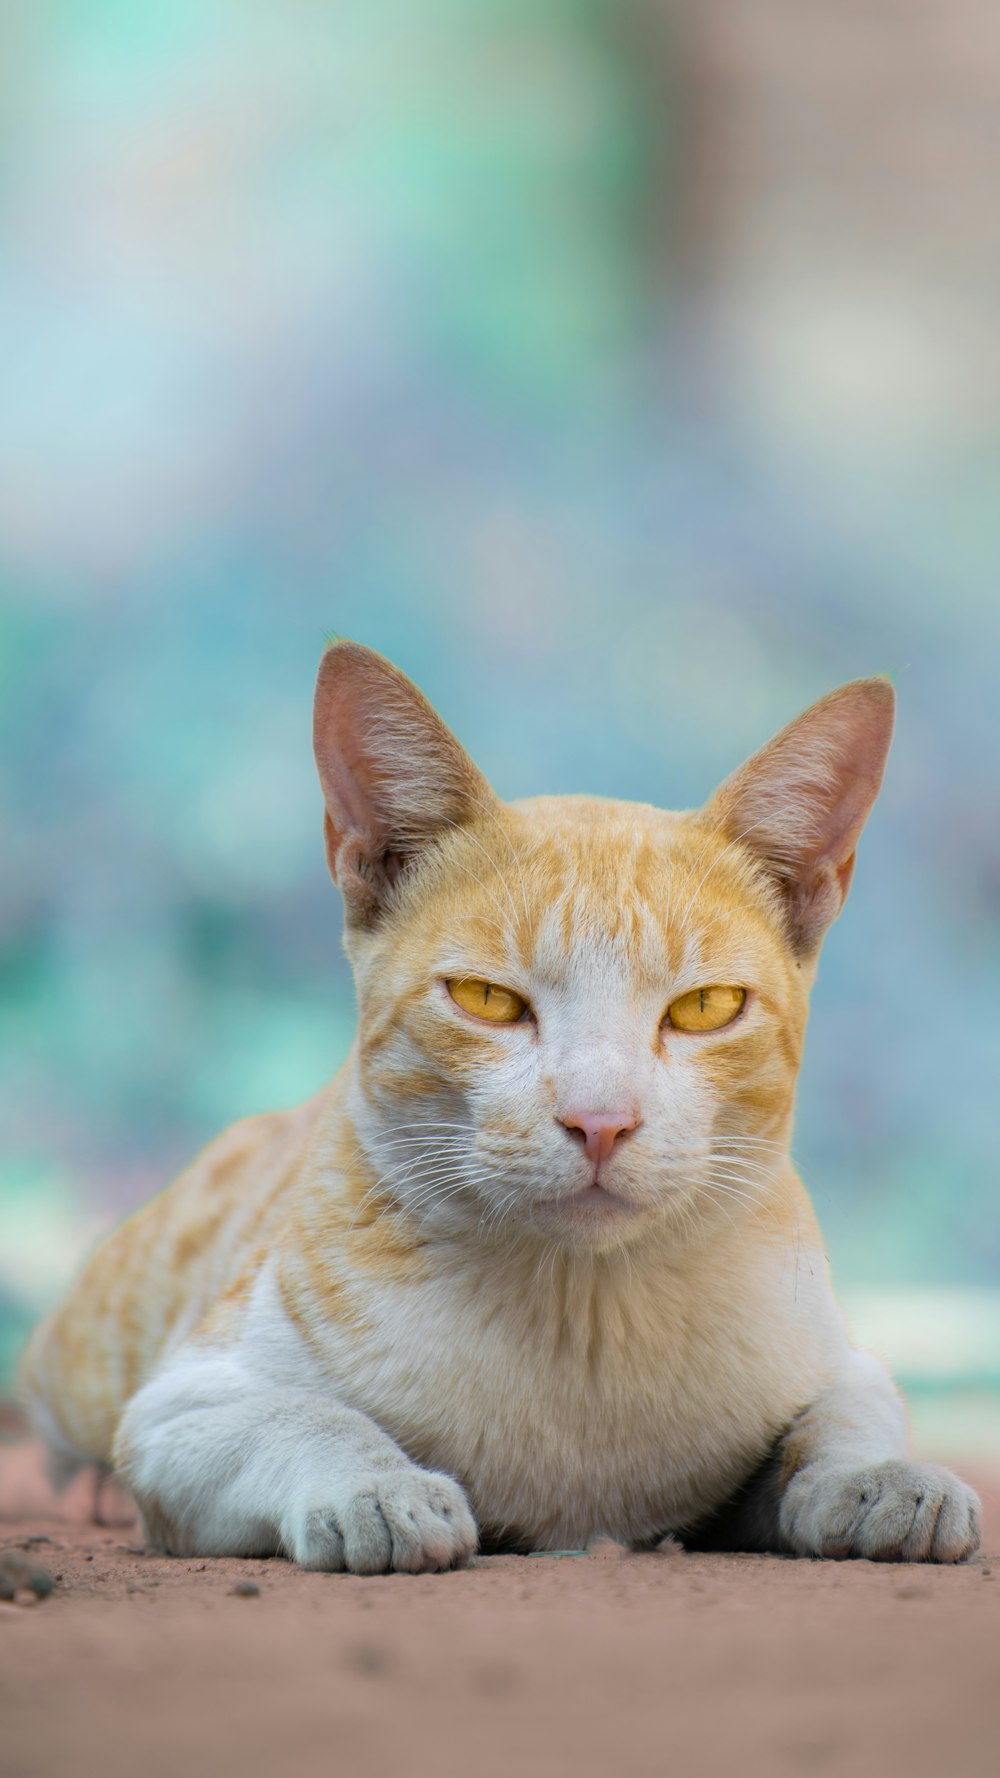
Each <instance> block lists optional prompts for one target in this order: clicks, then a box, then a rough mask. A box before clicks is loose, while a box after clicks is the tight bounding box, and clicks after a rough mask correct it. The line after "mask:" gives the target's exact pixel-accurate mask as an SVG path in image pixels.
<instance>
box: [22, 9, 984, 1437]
mask: <svg viewBox="0 0 1000 1778" xmlns="http://www.w3.org/2000/svg"><path fill="white" fill-rule="evenodd" d="M0 29H2V33H3V38H4V41H3V43H2V45H0V253H2V278H0V340H2V342H3V346H2V356H3V391H4V393H3V400H2V404H0V573H2V586H3V598H2V616H0V685H2V695H0V733H2V767H0V968H2V984H0V987H2V1010H0V1040H2V1046H3V1068H2V1079H0V1124H2V1146H0V1389H2V1388H3V1387H5V1386H6V1387H8V1388H9V1386H10V1383H11V1378H12V1372H13V1363H14V1358H15V1354H16V1350H17V1347H18V1345H19V1343H20V1341H21V1339H22V1338H23V1334H24V1331H25V1330H26V1328H27V1327H28V1326H29V1324H30V1322H31V1321H32V1319H33V1318H34V1317H35V1316H36V1315H37V1314H38V1312H39V1311H40V1310H41V1309H42V1308H44V1307H45V1306H46V1305H47V1304H48V1303H49V1302H50V1301H52V1300H53V1298H54V1296H55V1295H56V1294H58V1293H59V1292H60V1291H61V1290H62V1289H63V1288H64V1287H65V1285H66V1282H67V1280H68V1278H69V1277H70V1275H71V1273H72V1271H73V1268H74V1266H75V1265H76V1264H77V1263H78V1261H79V1259H80V1257H81V1256H82V1255H83V1254H84V1253H85V1252H86V1251H87V1250H88V1249H89V1247H90V1246H91V1245H92V1244H93V1242H94V1241H95V1239H96V1238H97V1237H98V1236H99V1235H100V1234H101V1233H102V1232H103V1231H105V1230H106V1229H107V1228H108V1227H110V1226H111V1225H112V1223H113V1222H114V1221H115V1220H116V1219H118V1218H120V1217H121V1216H122V1215H123V1214H125V1213H126V1212H127V1211H128V1210H129V1209H131V1208H132V1207H134V1206H135V1205H136V1204H138V1203H139V1202H141V1201H142V1200H144V1199H145V1198H146V1197H147V1196H148V1195H149V1194H150V1193H151V1192H152V1191H153V1190H155V1189H157V1188H158V1187H159V1186H160V1185H161V1184H162V1183H163V1182H164V1181H165V1180H166V1179H167V1178H168V1177H169V1176H170V1174H171V1172H172V1171H174V1170H176V1168H177V1167H178V1166H179V1165H180V1164H181V1163H182V1162H183V1161H184V1160H186V1159H187V1158H188V1157H189V1156H190V1154H191V1153H192V1152H193V1151H194V1150H195V1149H196V1148H197V1147H198V1146H199V1145H201V1144H202V1143H203V1142H204V1141H205V1140H207V1138H208V1137H209V1136H210V1135H212V1134H213V1133H214V1132H215V1130H216V1129H217V1128H219V1127H220V1126H221V1125H222V1124H224V1123H226V1122H227V1121H229V1120H231V1119H233V1118H235V1117H238V1116H241V1115H243V1114H245V1113H248V1112H251V1111H255V1110H260V1109H263V1108H265V1107H267V1106H270V1105H275V1104H287V1103H291V1102H294V1101H295V1100H297V1099H299V1098H302V1097H304V1096H306V1095H307V1094H309V1093H311V1092H313V1091H314V1090H315V1089H316V1088H317V1087H318V1086H319V1085H320V1084H321V1083H322V1081H323V1080H324V1079H326V1078H327V1077H328V1076H329V1074H330V1073H331V1072H332V1070H333V1069H334V1067H335V1066H336V1064H337V1063H338V1062H339V1060H340V1059H341V1057H342V1056H343V1054H344V1052H345V1049H346V1047H347V1044H348V1042H349V1040H350V1033H351V1029H352V1019H353V1007H352V993H351V985H350V981H349V977H348V974H347V972H346V967H345V965H344V962H343V960H342V958H341V954H340V948H339V926H340V912H339V907H338V904H337V897H336V895H335V893H334V891H333V890H332V888H331V887H330V885H329V883H328V881H327V878H326V875H325V871H324V866H323V858H322V846H321V841H320V802H319V795H318V790H317V787H316V784H315V781H314V773H313V767H312V762H311V757H310V751H309V714H310V697H311V687H312V679H313V674H314V670H315V666H316V662H317V659H318V656H319V653H320V650H321V648H322V646H323V643H324V641H325V639H326V638H327V637H328V636H329V635H330V634H331V633H333V632H336V633H340V634H346V635H349V636H353V637H356V638H357V639H359V640H362V641H365V642H368V643H371V644H373V645H374V646H375V647H377V648H380V649H382V650H383V651H385V652H386V653H388V654H389V655H391V656H392V658H393V659H394V660H396V661H397V662H398V663H399V664H400V665H401V666H402V667H403V668H405V669H406V670H407V671H408V672H409V673H410V674H411V675H413V676H414V677H415V678H416V679H417V680H418V682H419V683H420V684H421V685H422V686H423V688H424V689H425V690H426V692H427V693H428V695H429V696H430V698H431V699H432V701H433V702H434V703H435V704H436V705H437V706H438V707H439V708H440V709H441V711H442V713H443V714H444V716H445V718H446V719H447V720H448V721H449V722H450V723H451V725H452V726H453V727H454V728H455V729H456V730H457V732H458V734H459V735H460V737H461V738H462V740H463V741H464V742H465V744H466V745H467V746H468V747H469V748H470V750H471V751H472V752H473V753H474V755H475V757H476V758H477V760H478V762H479V763H480V765H481V766H482V767H483V769H484V770H485V771H486V773H487V774H488V776H489V777H490V778H491V779H492V781H493V783H494V784H495V786H496V788H497V789H498V791H500V793H501V794H503V795H507V796H516V795H522V794H531V793H533V792H536V791H542V790H547V791H573V790H592V791H597V792H602V793H607V794H612V795H619V796H626V797H633V798H637V799H643V800H649V801H654V802H658V803H664V804H667V805H672V806H684V805H688V804H691V803H696V802H699V801H701V800H702V799H703V798H704V797H705V796H706V795H707V794H708V793H709V791H710V790H711V789H712V787H713V786H714V784H715V783H716V782H717V781H718V780H719V779H720V778H721V777H722V776H723V775H724V774H725V773H726V772H727V771H729V770H730V769H731V768H732V767H733V766H734V765H735V764H736V763H737V762H738V761H739V760H740V759H741V758H743V757H744V756H745V755H746V754H747V753H749V752H750V751H752V750H753V749H754V748H755V747H756V746H758V745H759V744H760V743H761V742H762V741H763V740H764V739H765V738H766V737H767V736H768V735H769V734H770V733H771V732H772V731H773V730H774V729H775V728H777V727H779V726H780V725H781V724H783V723H784V722H785V721H787V720H788V719H789V718H790V717H791V716H792V715H793V714H794V713H795V712H796V711H797V710H799V709H800V708H801V707H802V706H803V705H805V704H806V703H808V702H809V701H810V700H811V699H812V698H814V697H816V696H817V695H819V694H820V693H822V692H823V691H825V690H827V689H828V688H829V687H830V686H832V685H834V684H836V683H837V682H838V681H841V680H843V679H846V678H849V677H852V676H854V675H857V674H867V673H872V672H887V673H889V674H891V676H892V677H893V679H894V681H895V684H896V687H897V690H898V693H899V698H900V720H899V730H898V738H897V742H896V745H895V749H894V752H893V756H892V760H891V764H890V770H889V774H888V778H887V782H886V787H885V791H884V793H883V796H882V799H881V802H880V804H879V806H878V808H877V811H876V814H875V817H874V820H873V822H872V825H871V828H870V830H869V832H868V833H867V835H866V837H865V839H864V841H863V844H862V850H861V859H860V868H859V870H858V874H857V878H856V883H855V887H854V889H853V891H852V895H851V900H850V903H849V905H848V909H847V911H846V914H845V916H844V918H843V920H842V921H841V923H840V924H839V925H838V926H837V927H835V928H834V930H833V932H832V933H831V935H830V938H829V939H828V942H827V946H826V951H825V955H824V960H823V967H822V974H821V979H820V983H819V986H818V989H817V991H816V996H815V1001H814V1013H813V1024H812V1028H811V1032H810V1038H809V1044H808V1050H807V1056H806V1063H805V1068H804V1074H803V1081H802V1089H801V1097H800V1114H799V1121H798V1129H797V1138H796V1155H797V1159H798V1161H799V1163H800V1166H801V1169H802V1172H803V1174H804V1177H805V1179H806V1181H807V1183H808V1185H809V1186H810V1189H811V1190H812V1193H813V1196H814V1199H815V1201H816V1204H817V1207H818V1210H819V1213H820V1217H821V1220H822V1222H823V1226H824V1228H825V1231H826V1235H827V1240H828V1244H829V1251H830V1255H831V1259H832V1262H833V1266H834V1272H835V1277H836V1279H837V1281H838V1284H839V1286H840V1288H841V1291H842V1294H843V1296H844V1299H845V1301H846V1303H847V1305H848V1309H849V1313H850V1315H851V1318H852V1321H853V1323H854V1325H855V1327H856V1329H857V1331H858V1332H859V1334H860V1335H861V1336H862V1337H863V1338H865V1339H867V1340H870V1341H871V1342H872V1343H873V1344H875V1345H876V1346H877V1347H878V1348H879V1349H880V1350H881V1351H883V1352H884V1353H885V1354H886V1355H887V1356H888V1357H889V1358H890V1360H891V1361H892V1362H893V1363H894V1364H895V1366H896V1368H897V1370H898V1371H899V1372H900V1373H901V1374H902V1376H903V1378H904V1381H906V1383H907V1385H908V1387H909V1389H910V1391H911V1395H912V1399H913V1403H914V1411H915V1419H916V1427H917V1436H918V1442H919V1443H920V1444H921V1445H922V1447H923V1448H924V1449H926V1450H928V1451H929V1452H930V1451H934V1450H938V1449H940V1450H942V1451H944V1450H947V1452H948V1453H949V1454H951V1455H953V1456H956V1455H964V1454H976V1453H985V1452H986V1451H987V1450H989V1449H992V1450H995V1451H996V1450H1000V1414H998V1411H997V1402H998V1400H1000V1395H998V1391H1000V1215H998V1210H1000V1190H998V1183H997V1164H996V1153H997V1137H996V1122H997V1102H998V1083H1000V1021H998V1018H997V1006H998V1004H1000V939H998V923H997V918H996V916H997V909H998V904H1000V820H998V812H997V794H996V783H997V760H998V739H1000V718H998V705H1000V688H998V673H1000V589H998V568H1000V501H998V497H997V496H998V472H1000V332H998V327H997V315H998V305H1000V223H998V210H997V202H996V168H997V165H998V162H1000V17H998V15H997V13H996V11H995V9H994V8H993V7H992V6H991V5H989V4H988V0H870V3H869V4H867V5H865V6H863V7H861V6H855V5H848V6H838V7H833V6H830V5H829V4H827V3H826V0H744V3H743V4H741V5H739V6H736V5H733V4H732V3H731V0H673V3H670V0H643V3H642V4H638V3H632V0H530V4H529V3H528V0H478V4H476V5H470V4H468V0H420V3H419V4H414V0H364V3H363V4H361V3H359V0H337V3H336V4H334V3H333V0H326V3H324V0H294V3H293V4H289V3H288V0H284V3H279V0H230V3H227V0H170V3H169V4H164V5H159V4H155V3H153V0H150V3H149V4H146V5H143V6H132V5H126V4H122V3H121V0H59V3H56V0H36V3H34V4H32V5H30V6H29V5H23V6H20V5H15V6H13V7H11V8H8V9H5V12H4V20H3V24H2V27H0Z"/></svg>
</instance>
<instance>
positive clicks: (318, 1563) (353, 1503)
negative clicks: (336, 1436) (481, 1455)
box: [283, 1463, 479, 1574]
mask: <svg viewBox="0 0 1000 1778" xmlns="http://www.w3.org/2000/svg"><path fill="white" fill-rule="evenodd" d="M323 1493H324V1496H325V1497H324V1498H323V1500H322V1502H321V1503H316V1502H313V1503H311V1504H310V1505H308V1506H303V1507H300V1509H299V1510H298V1511H297V1512H295V1513H294V1514H290V1515H289V1521H288V1523H286V1525H285V1526H284V1527H283V1542H284V1544H285V1547H286V1548H287V1551H288V1554H289V1555H290V1556H291V1557H292V1559H293V1561H295V1562H299V1563H301V1565H302V1567H303V1568H325V1569H335V1570H339V1569H343V1568H346V1569H348V1570H349V1571H350V1572H351V1573H352V1574H385V1573H387V1572H388V1571H390V1570H393V1569H395V1570H397V1571H399V1572H402V1573H404V1574H419V1573H421V1572H424V1571H427V1570H429V1571H431V1572H434V1571H436V1570H438V1569H441V1568H454V1567H455V1566H456V1565H457V1564H458V1563H461V1562H464V1561H466V1560H467V1559H468V1557H469V1556H471V1555H472V1553H473V1551H474V1550H475V1548H476V1545H477V1543H478V1541H479V1538H478V1533H477V1530H476V1522H475V1520H474V1518H473V1517H472V1513H471V1512H470V1511H469V1503H468V1501H467V1500H466V1498H465V1495H464V1493H463V1492H462V1490H461V1488H460V1487H459V1485H458V1483H457V1482H454V1481H452V1479H451V1476H447V1475H441V1474H438V1473H437V1472H435V1471H433V1470H426V1469H418V1468H417V1466H416V1464H413V1463H407V1464H406V1465H405V1466H404V1465H400V1466H399V1467H393V1468H391V1469H388V1470H386V1469H381V1470H373V1471H372V1472H371V1474H369V1475H367V1476H365V1475H361V1476H358V1475H356V1474H355V1475H353V1476H352V1477H351V1478H350V1479H349V1480H347V1479H345V1480H343V1481H342V1480H340V1479H339V1478H336V1477H335V1478H333V1479H332V1481H331V1482H330V1483H329V1484H328V1485H327V1486H326V1487H325V1488H324V1490H323Z"/></svg>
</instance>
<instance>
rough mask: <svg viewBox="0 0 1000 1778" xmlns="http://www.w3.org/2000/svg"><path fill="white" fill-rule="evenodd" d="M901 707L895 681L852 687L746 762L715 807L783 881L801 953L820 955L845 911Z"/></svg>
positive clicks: (716, 816)
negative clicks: (897, 705) (831, 928)
mask: <svg viewBox="0 0 1000 1778" xmlns="http://www.w3.org/2000/svg"><path fill="white" fill-rule="evenodd" d="M894 705H895V699H894V697H893V691H892V687H891V685H890V684H889V682H888V680H885V679H855V680H853V681H852V682H851V684H850V685H842V686H841V687H840V688H839V689H838V690H837V691H832V692H830V693H829V694H828V696H826V697H825V698H820V700H819V702H818V703H817V704H813V705H811V707H810V708H809V709H808V710H806V711H804V712H803V714H802V715H801V716H799V717H796V719H795V721H794V722H790V723H789V725H788V727H787V728H785V729H782V731H781V733H780V734H779V735H775V737H774V740H773V741H769V742H768V744H767V746H766V747H762V748H761V750H760V752H759V753H755V754H754V755H753V757H752V758H751V759H748V760H747V762H746V764H745V765H742V766H740V768H739V770H738V771H736V772H734V773H733V775H732V777H731V778H727V779H726V781H725V783H724V784H722V785H721V786H720V788H719V789H718V790H717V791H716V792H715V795H714V796H713V797H712V799H711V801H710V802H709V803H708V805H707V807H706V810H705V813H706V815H707V816H708V817H709V818H710V819H711V820H712V821H713V822H714V823H715V824H716V825H718V826H721V827H722V829H723V831H724V832H725V834H726V835H727V837H728V838H729V839H730V840H732V841H734V842H736V841H739V842H741V843H742V844H743V845H745V846H746V847H747V848H748V849H749V850H750V851H751V852H753V853H754V854H755V855H756V857H757V859H758V861H759V862H760V863H761V864H763V865H764V866H765V868H766V869H767V871H768V873H769V874H770V876H771V877H772V878H773V879H774V881H775V882H776V883H777V885H778V887H779V889H780V891H781V894H782V897H783V900H784V903H785V909H786V915H787V921H788V930H789V937H790V939H791V942H792V945H793V946H794V948H795V950H796V951H798V952H799V953H800V954H807V953H809V952H811V951H814V950H815V949H816V947H817V946H818V945H819V942H820V940H821V938H822V937H823V934H824V932H825V931H826V928H827V927H828V926H829V924H830V922H831V920H834V919H835V918H836V916H837V915H838V914H839V912H840V910H841V907H842V906H843V903H844V897H845V896H846V894H847V891H848V888H849V886H850V881H851V874H852V872H853V870H854V853H855V847H856V846H857V843H858V837H859V835H860V833H861V829H862V828H863V827H864V824H865V822H866V820H867V818H868V812H869V810H870V809H871V806H872V803H873V802H874V801H875V798H876V796H877V795H878V791H879V785H880V784H881V782H882V773H883V771H884V769H885V760H886V754H887V753H888V751H889V742H890V740H891V739H892V720H893V710H894Z"/></svg>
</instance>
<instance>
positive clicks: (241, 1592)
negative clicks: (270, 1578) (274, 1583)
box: [229, 1580, 260, 1599]
mask: <svg viewBox="0 0 1000 1778" xmlns="http://www.w3.org/2000/svg"><path fill="white" fill-rule="evenodd" d="M229 1590H230V1592H231V1593H235V1594H236V1597H237V1599H256V1598H258V1597H259V1596H260V1588H259V1586H258V1585H257V1582H256V1581H255V1580H238V1581H237V1582H236V1585H235V1587H230V1589H229Z"/></svg>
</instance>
